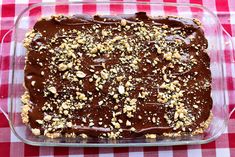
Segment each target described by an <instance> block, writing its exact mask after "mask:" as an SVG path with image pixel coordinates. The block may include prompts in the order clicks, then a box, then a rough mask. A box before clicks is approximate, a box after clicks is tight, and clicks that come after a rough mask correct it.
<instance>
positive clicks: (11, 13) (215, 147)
mask: <svg viewBox="0 0 235 157" xmlns="http://www.w3.org/2000/svg"><path fill="white" fill-rule="evenodd" d="M49 1H50V0H0V39H2V37H3V36H4V34H5V33H6V32H7V31H8V30H9V29H10V27H11V26H13V24H14V20H15V19H16V17H17V16H18V15H19V13H20V12H21V11H22V10H23V9H24V8H26V7H27V6H29V5H31V4H33V3H38V2H49ZM51 1H53V2H54V1H56V0H51ZM58 1H59V0H58ZM63 1H66V0H63ZM119 1H126V0H119ZM129 1H130V0H129ZM131 1H136V0H131ZM145 1H152V2H179V3H197V4H201V5H203V6H205V7H207V8H209V9H210V10H211V11H213V12H214V13H215V14H217V15H218V17H219V19H220V21H221V23H222V25H223V27H224V28H225V29H226V30H227V32H228V33H229V34H230V35H231V36H232V39H233V42H234V43H235V0H145ZM94 7H96V6H94ZM123 8H125V6H123ZM106 9H107V8H106ZM108 9H109V8H108ZM9 42H10V40H9V39H6V40H5V42H4V44H3V46H4V53H3V52H1V53H0V55H6V56H7V54H6V53H7V52H9V51H10V46H9V45H10V44H9ZM225 58H226V57H225ZM9 62H10V61H9V58H7V57H4V65H3V66H2V67H1V69H0V70H1V72H2V76H3V77H1V78H0V79H1V81H0V82H1V84H0V90H1V91H0V105H2V104H6V103H9V102H8V101H9V99H8V95H9V77H10V76H9V71H10V67H9V65H10V64H9ZM0 65H1V63H0ZM234 66H235V65H234V63H232V62H231V61H229V60H226V67H227V68H228V69H226V70H225V71H226V81H227V87H226V95H227V100H228V103H229V108H230V111H231V110H232V108H234V107H235V99H234V98H235V84H234V81H235V74H233V73H232V72H231V69H233V70H234ZM0 156H1V157H8V156H11V157H20V156H42V157H46V156H60V157H64V156H101V157H112V156H122V157H126V156H131V157H142V156H144V157H152V156H159V157H160V156H164V157H165V156H167V157H168V156H176V157H201V156H203V157H210V156H217V157H229V156H232V157H235V114H233V115H232V116H231V118H230V120H229V123H228V127H227V128H226V131H225V133H224V134H222V135H221V136H220V137H219V138H218V139H216V140H215V141H213V142H211V143H208V144H204V145H193V146H169V147H124V148H75V147H74V148H73V147H70V148H68V147H36V146H30V145H27V144H24V143H22V142H21V141H20V140H19V139H18V138H17V137H15V136H14V134H13V133H12V132H11V130H10V127H9V125H8V122H7V119H6V118H5V117H4V115H3V113H0Z"/></svg>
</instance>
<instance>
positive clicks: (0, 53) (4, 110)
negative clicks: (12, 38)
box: [0, 28, 13, 120]
mask: <svg viewBox="0 0 235 157" xmlns="http://www.w3.org/2000/svg"><path fill="white" fill-rule="evenodd" d="M12 31H13V28H11V29H9V30H8V31H7V33H6V34H4V36H3V37H2V40H1V45H0V46H1V48H0V78H2V67H3V64H4V60H3V55H4V52H3V51H4V50H3V44H4V41H5V39H6V37H7V36H8V35H9V34H11V32H12ZM0 85H2V79H0ZM1 92H2V91H0V93H1ZM7 107H8V106H7V104H5V106H4V104H0V111H1V112H2V113H3V114H4V116H5V117H6V118H7V120H9V116H8V112H7Z"/></svg>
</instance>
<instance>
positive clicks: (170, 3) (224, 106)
mask: <svg viewBox="0 0 235 157" xmlns="http://www.w3.org/2000/svg"><path fill="white" fill-rule="evenodd" d="M66 4H72V5H73V4H74V5H76V4H142V5H162V6H180V7H195V8H199V9H202V10H205V11H206V12H208V13H209V14H210V15H212V16H213V17H214V19H215V20H216V22H217V23H218V26H219V27H218V28H219V32H220V33H222V32H223V31H224V32H225V33H226V34H227V35H228V33H227V32H226V31H225V30H224V29H223V27H222V25H221V23H220V21H219V19H218V17H217V16H216V15H215V14H214V13H213V12H212V11H210V10H209V9H207V8H206V7H204V6H202V5H199V4H186V3H172V2H141V1H139V2H119V1H111V2H109V1H98V2H97V1H90V2H41V3H35V4H32V5H30V6H28V7H26V8H25V9H24V10H23V11H22V12H21V13H20V14H19V15H18V16H17V18H16V21H15V23H14V26H13V27H12V30H13V32H14V31H15V30H16V29H17V27H18V24H19V21H20V20H21V18H22V16H23V15H24V13H26V12H27V11H29V10H31V9H33V8H36V7H39V6H46V5H66ZM16 34H17V33H14V36H13V40H15V39H17V35H16ZM229 37H230V36H229ZM220 38H222V35H221V36H220ZM220 50H221V48H220ZM13 51H14V53H13V57H15V54H16V53H15V52H16V44H15V42H14V49H13ZM220 58H221V57H220ZM13 64H14V63H13ZM221 66H222V65H221ZM222 75H223V77H222V79H223V80H224V69H223V68H222ZM14 76H15V74H14V65H13V72H12V81H11V84H10V85H11V89H10V111H11V112H12V110H13V99H14V98H13V94H12V91H13V85H14V79H13V78H14ZM222 82H223V87H224V86H225V84H224V82H225V81H222ZM223 97H224V100H226V99H225V91H224V90H223ZM226 104H227V103H224V104H223V105H222V107H223V108H227V105H226ZM12 116H13V114H10V115H9V119H8V121H9V125H10V128H11V130H12V132H13V133H14V135H15V136H16V137H17V138H19V139H20V140H21V141H22V142H24V143H26V144H29V145H35V146H68V147H130V146H131V147H138V146H173V145H194V144H205V143H209V142H211V141H214V140H215V139H216V138H218V137H219V136H220V135H221V133H222V132H224V130H225V127H223V129H222V131H221V132H218V133H217V134H216V135H214V136H212V137H210V138H208V139H205V140H192V141H187V140H183V141H169V142H168V141H166V142H162V143H157V141H156V142H152V143H131V142H130V143H55V142H35V141H30V140H27V139H25V138H23V137H21V136H20V135H19V134H18V133H17V131H16V130H15V128H14V125H13V124H12V119H13V117H12ZM228 119H229V116H226V117H225V118H224V120H223V125H224V126H227V123H228Z"/></svg>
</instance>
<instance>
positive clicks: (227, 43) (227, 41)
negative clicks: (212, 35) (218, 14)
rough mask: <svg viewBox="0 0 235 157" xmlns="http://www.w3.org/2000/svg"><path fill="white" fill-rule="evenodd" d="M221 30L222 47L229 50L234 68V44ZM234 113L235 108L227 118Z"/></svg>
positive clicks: (227, 34) (224, 31) (225, 32)
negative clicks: (222, 36)
mask: <svg viewBox="0 0 235 157" xmlns="http://www.w3.org/2000/svg"><path fill="white" fill-rule="evenodd" d="M222 29H223V34H224V42H225V45H224V46H225V48H226V49H229V50H230V52H231V56H232V57H231V63H232V64H233V66H235V50H234V48H235V47H234V43H233V40H232V37H231V35H230V34H229V33H228V32H227V31H226V30H225V29H224V28H223V27H222ZM234 73H235V72H234ZM234 84H235V82H234ZM234 111H235V107H234V108H233V109H232V110H231V111H230V113H229V118H230V117H231V116H232V114H233V113H234Z"/></svg>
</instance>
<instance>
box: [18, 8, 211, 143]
mask: <svg viewBox="0 0 235 157" xmlns="http://www.w3.org/2000/svg"><path fill="white" fill-rule="evenodd" d="M24 46H25V48H26V51H27V52H26V62H25V69H24V73H25V78H24V79H25V84H24V86H25V93H24V95H23V96H22V102H23V104H24V105H23V108H22V113H21V115H22V120H23V123H25V124H26V125H28V126H29V128H30V129H31V131H32V133H33V134H34V135H37V136H38V135H44V136H47V137H50V138H56V137H61V136H64V137H82V138H87V137H89V138H112V139H116V138H122V139H128V138H142V137H144V138H156V137H158V136H168V137H169V136H183V135H196V134H200V133H203V132H204V131H205V129H207V128H208V126H209V123H210V121H211V118H212V113H211V108H212V99H211V72H210V69H209V67H210V58H209V56H208V54H207V52H206V49H207V47H208V43H207V40H206V38H205V36H204V32H203V30H202V26H201V23H200V22H199V21H198V20H196V19H186V18H181V17H174V16H166V17H161V16H158V17H150V16H147V15H146V13H144V12H138V13H136V14H133V15H117V16H99V15H95V16H89V15H74V16H63V15H59V16H51V17H48V18H42V19H40V20H38V21H37V22H36V24H35V25H34V27H33V29H32V30H31V31H30V32H29V33H27V35H26V38H25V40H24Z"/></svg>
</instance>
